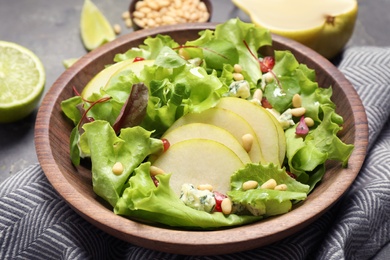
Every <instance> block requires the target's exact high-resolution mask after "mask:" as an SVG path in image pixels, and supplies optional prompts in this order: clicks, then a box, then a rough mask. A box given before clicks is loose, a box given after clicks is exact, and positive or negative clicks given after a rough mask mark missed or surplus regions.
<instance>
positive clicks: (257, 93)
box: [253, 88, 263, 102]
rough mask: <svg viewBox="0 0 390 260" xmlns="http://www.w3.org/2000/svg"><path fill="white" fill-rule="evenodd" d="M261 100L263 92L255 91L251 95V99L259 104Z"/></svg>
mask: <svg viewBox="0 0 390 260" xmlns="http://www.w3.org/2000/svg"><path fill="white" fill-rule="evenodd" d="M262 98H263V91H262V90H261V89H259V88H258V89H256V90H255V93H253V99H257V100H259V101H260V102H261V99H262Z"/></svg>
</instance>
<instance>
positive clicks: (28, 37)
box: [0, 0, 390, 182]
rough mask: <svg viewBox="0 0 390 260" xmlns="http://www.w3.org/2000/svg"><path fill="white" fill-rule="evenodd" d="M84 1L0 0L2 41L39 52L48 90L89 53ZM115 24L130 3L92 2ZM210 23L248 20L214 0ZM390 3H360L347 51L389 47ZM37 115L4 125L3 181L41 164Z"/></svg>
mask: <svg viewBox="0 0 390 260" xmlns="http://www.w3.org/2000/svg"><path fill="white" fill-rule="evenodd" d="M83 2H84V1H83V0H67V1H62V0H51V1H49V0H34V1H31V0H0V40H4V41H12V42H15V43H18V44H21V45H23V46H25V47H27V48H29V49H31V50H32V51H33V52H35V53H36V54H37V55H38V56H39V58H40V59H41V60H42V62H43V64H44V67H45V70H46V86H45V91H47V90H48V89H49V88H50V87H51V85H52V84H53V83H54V81H55V80H56V79H57V78H58V77H59V76H60V75H61V73H63V72H64V70H65V69H64V67H63V65H62V61H63V60H64V59H68V58H75V57H80V56H82V55H84V54H86V50H85V49H84V47H83V44H82V42H81V38H80V32H79V22H80V13H81V8H82V5H83ZM93 2H94V3H95V4H96V5H97V6H98V8H99V9H100V10H102V12H103V13H104V15H105V16H106V17H107V18H108V19H109V21H110V22H111V23H112V24H115V23H118V24H120V25H121V27H122V33H121V35H123V34H125V33H131V32H132V29H128V28H126V26H125V25H124V22H123V20H122V18H121V15H122V13H123V12H124V11H125V10H127V8H128V6H129V2H130V1H129V0H128V1H124V0H120V1H119V0H113V1H108V0H93ZM212 3H213V10H214V13H213V16H212V20H211V21H212V22H223V21H226V20H227V19H229V18H231V17H240V18H241V19H242V20H244V21H249V18H248V16H247V15H246V14H245V13H243V12H242V11H240V10H239V9H237V8H236V7H235V6H234V5H233V4H232V2H231V1H230V0H212ZM389 10H390V0H370V1H365V0H359V13H358V19H357V23H356V26H355V31H354V34H353V36H352V38H351V39H350V41H349V43H348V46H362V45H375V46H387V45H390V42H389V40H390V26H389V24H390V15H389V13H388V12H389ZM35 117H36V111H35V112H34V113H33V114H31V115H30V116H28V117H27V118H25V119H24V120H22V121H20V122H17V123H11V124H0V182H2V181H3V180H4V179H5V178H7V177H9V176H10V175H12V174H13V173H15V172H17V171H19V170H20V169H23V168H25V167H26V166H28V165H31V164H33V163H36V162H38V159H37V156H36V153H35V145H34V123H35Z"/></svg>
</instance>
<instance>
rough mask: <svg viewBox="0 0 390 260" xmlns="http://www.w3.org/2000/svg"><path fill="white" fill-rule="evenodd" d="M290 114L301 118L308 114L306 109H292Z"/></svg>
mask: <svg viewBox="0 0 390 260" xmlns="http://www.w3.org/2000/svg"><path fill="white" fill-rule="evenodd" d="M290 112H291V115H293V116H295V117H301V116H303V115H304V114H305V113H306V109H305V108H304V107H297V108H293V109H291V111H290Z"/></svg>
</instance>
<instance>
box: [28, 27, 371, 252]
mask: <svg viewBox="0 0 390 260" xmlns="http://www.w3.org/2000/svg"><path fill="white" fill-rule="evenodd" d="M216 25H217V23H196V24H179V25H173V26H162V27H159V28H153V29H146V30H139V31H136V32H134V33H131V34H128V35H124V36H121V37H119V38H117V39H116V40H114V41H112V42H110V43H107V44H106V45H104V46H102V47H100V48H98V49H95V50H93V51H91V52H90V53H88V54H86V55H85V56H83V57H82V58H81V59H80V60H79V61H77V62H76V63H75V64H74V65H73V66H72V67H71V68H69V69H67V70H66V71H65V72H64V73H63V74H62V75H61V76H60V77H59V78H58V79H57V80H56V81H55V82H54V84H53V85H52V87H51V88H50V89H49V91H48V93H47V94H46V95H45V97H44V99H43V101H42V104H41V106H40V109H39V112H38V115H37V121H36V125H35V144H36V151H37V156H38V160H39V162H40V165H41V167H42V169H43V171H44V173H45V175H46V176H47V178H48V180H49V182H50V183H51V184H52V186H53V187H54V189H55V190H56V191H57V192H58V194H59V195H60V196H61V197H62V198H63V199H64V200H65V201H66V202H67V203H68V204H69V206H70V207H71V208H73V209H74V210H75V211H76V212H77V213H78V214H79V215H80V216H82V217H83V218H84V219H86V220H87V221H88V222H90V223H91V224H93V225H95V226H96V227H98V228H100V229H101V230H104V231H105V232H107V233H109V234H111V235H113V236H115V237H117V238H119V239H122V240H124V241H127V242H130V243H133V244H135V245H138V246H143V247H146V248H150V249H153V250H159V251H163V252H168V253H175V254H186V255H191V254H196V255H206V254H208V255H211V254H227V253H234V252H238V251H244V250H249V249H253V248H256V247H261V246H265V245H268V244H271V243H273V242H276V241H279V240H281V239H283V238H286V237H287V236H290V235H292V234H294V233H296V232H298V231H300V230H302V229H303V228H304V227H306V226H308V225H309V224H310V223H312V222H313V221H314V220H316V219H317V218H318V217H320V216H321V215H322V214H323V213H324V212H325V211H326V210H328V209H329V208H330V207H331V206H332V205H333V204H334V203H335V202H336V201H337V200H338V199H339V198H340V197H341V196H342V195H343V194H344V193H345V192H346V191H347V190H348V188H349V186H350V185H351V184H352V182H353V181H354V180H355V178H356V176H357V174H358V172H359V170H360V168H361V167H362V163H363V161H364V158H365V154H366V149H367V144H368V125H367V118H366V115H365V111H364V107H363V105H362V103H361V101H360V98H359V96H358V95H357V93H356V91H355V89H354V88H353V87H352V85H351V84H350V83H349V81H348V80H347V79H346V78H345V76H344V75H343V74H342V73H341V72H340V71H339V70H338V69H337V68H336V67H335V66H334V65H333V64H331V63H330V62H329V61H328V60H326V59H325V58H323V57H322V56H320V55H319V54H318V53H316V52H314V51H313V50H311V49H309V48H307V47H305V46H303V45H301V44H299V43H297V42H295V41H292V40H289V39H286V38H283V37H280V36H277V35H273V40H274V41H277V42H280V43H282V44H285V45H286V46H289V47H291V48H293V49H294V50H295V51H296V52H297V53H302V55H305V56H307V57H308V58H309V59H311V60H313V61H315V63H317V64H320V65H321V66H322V67H326V69H327V70H328V72H330V74H331V75H332V77H333V78H334V80H335V81H337V82H339V81H342V82H343V83H344V85H343V91H344V92H345V93H346V96H347V98H348V100H349V102H350V104H351V106H352V108H354V110H353V114H352V115H351V116H354V117H355V119H356V118H359V119H360V121H359V122H358V123H356V122H355V128H356V130H355V143H354V145H355V149H354V151H353V153H352V155H351V157H350V164H349V167H348V168H347V169H343V171H344V172H345V175H343V181H344V182H343V183H344V186H343V187H338V188H337V189H329V188H328V189H326V190H325V191H324V193H323V194H322V195H321V196H320V197H316V198H313V199H312V200H310V201H312V202H313V203H317V204H316V205H317V207H316V208H312V207H310V203H306V204H305V203H303V204H302V205H301V206H300V207H298V208H296V209H294V210H292V211H291V212H289V213H287V214H284V215H281V216H278V217H276V218H270V219H267V220H265V221H260V222H257V223H253V224H249V225H244V226H240V227H235V228H229V229H224V230H214V231H187V230H174V229H168V228H161V227H155V226H150V225H147V224H143V223H140V222H136V221H133V220H129V219H126V218H124V217H121V216H117V215H115V214H114V213H113V212H112V211H109V210H101V208H99V207H97V206H95V205H92V206H91V207H86V205H88V201H89V198H87V197H85V195H83V194H80V193H79V192H78V190H76V189H75V188H74V187H72V185H71V184H70V183H69V182H68V180H67V178H66V177H65V176H64V175H63V173H62V172H61V170H60V168H59V166H58V165H57V164H56V161H55V158H54V157H53V154H52V151H53V149H55V147H53V146H54V144H52V143H51V140H50V134H49V128H50V118H51V114H52V113H53V110H54V107H55V105H56V104H55V102H53V101H57V98H58V97H59V95H60V94H61V92H62V90H63V88H64V87H65V85H66V84H65V83H66V82H68V81H69V80H70V79H72V78H73V77H75V76H76V75H77V74H78V73H79V72H80V71H81V70H82V69H83V68H84V67H85V66H86V65H87V64H90V63H93V62H94V61H95V60H96V59H97V58H98V57H99V56H101V55H104V54H106V53H108V52H109V51H110V50H111V49H116V48H117V47H118V46H121V45H124V44H126V43H128V42H130V41H133V40H137V39H143V38H145V37H147V36H149V35H156V34H166V33H168V32H170V31H172V30H177V31H183V30H188V29H189V28H190V29H193V30H204V29H214V28H215V26H216ZM57 105H58V104H57ZM309 199H310V196H309V198H308V200H309ZM302 215H304V216H305V218H304V219H303V218H302ZM270 227H272V229H270ZM199 249H201V250H199ZM194 250H195V251H194Z"/></svg>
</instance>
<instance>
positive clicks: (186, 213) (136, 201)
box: [114, 162, 261, 229]
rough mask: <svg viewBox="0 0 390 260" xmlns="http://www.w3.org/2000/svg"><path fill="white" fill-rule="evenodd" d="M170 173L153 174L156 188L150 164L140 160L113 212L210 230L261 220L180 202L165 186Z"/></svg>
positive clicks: (184, 226) (174, 225)
mask: <svg viewBox="0 0 390 260" xmlns="http://www.w3.org/2000/svg"><path fill="white" fill-rule="evenodd" d="M170 177H171V174H164V175H157V176H156V179H157V180H158V182H159V185H158V186H157V187H156V186H155V184H154V182H153V180H152V178H151V177H150V163H149V162H147V163H143V164H141V165H140V166H139V167H138V168H137V169H135V171H134V175H133V176H132V177H131V178H130V179H129V183H128V187H127V188H126V189H125V191H124V192H123V195H122V197H121V198H120V199H119V200H118V203H117V204H116V206H115V208H114V213H115V214H118V215H122V216H127V217H132V218H137V219H143V220H147V221H152V222H154V223H156V222H158V223H162V224H165V225H169V226H173V227H183V228H191V229H210V228H219V227H225V226H237V225H243V224H246V223H251V222H254V221H257V220H259V219H261V217H255V216H238V215H235V214H230V215H227V216H225V215H224V214H222V213H221V212H214V213H212V214H210V213H208V212H205V211H199V210H195V209H192V208H190V207H188V206H186V205H185V204H184V202H182V201H181V200H180V199H179V197H178V196H177V194H176V193H175V192H174V191H173V190H172V189H171V188H170V187H169V179H170Z"/></svg>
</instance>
